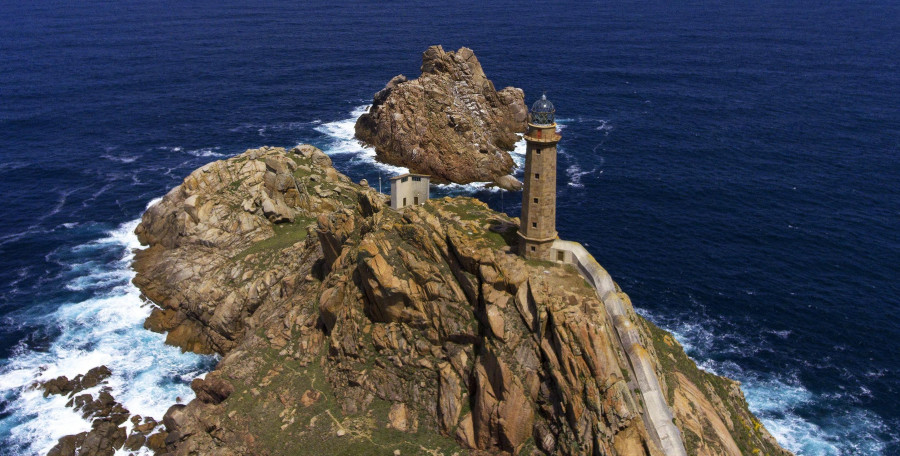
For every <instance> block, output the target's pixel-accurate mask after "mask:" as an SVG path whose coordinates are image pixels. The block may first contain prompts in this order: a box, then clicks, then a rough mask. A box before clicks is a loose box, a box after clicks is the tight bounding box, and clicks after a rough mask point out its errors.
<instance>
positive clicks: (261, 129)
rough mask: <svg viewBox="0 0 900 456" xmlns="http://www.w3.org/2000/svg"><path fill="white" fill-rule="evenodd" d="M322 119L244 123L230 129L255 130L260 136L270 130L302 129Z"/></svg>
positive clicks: (240, 130) (235, 130)
mask: <svg viewBox="0 0 900 456" xmlns="http://www.w3.org/2000/svg"><path fill="white" fill-rule="evenodd" d="M321 123H322V121H321V120H319V119H316V120H313V121H310V122H276V123H271V124H257V123H244V124H241V125H238V126H237V127H234V128H231V129H229V130H228V131H230V132H233V133H243V132H247V131H255V132H256V133H257V134H258V135H259V136H262V137H266V136H268V135H269V132H273V131H275V132H280V131H297V130H302V129H304V128H306V127H308V126H310V125H319V124H321Z"/></svg>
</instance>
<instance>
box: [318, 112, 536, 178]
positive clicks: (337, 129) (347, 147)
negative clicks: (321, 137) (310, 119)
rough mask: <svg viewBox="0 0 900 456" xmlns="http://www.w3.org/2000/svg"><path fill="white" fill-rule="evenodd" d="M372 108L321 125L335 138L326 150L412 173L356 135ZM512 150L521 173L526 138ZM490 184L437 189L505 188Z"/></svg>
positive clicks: (391, 172) (394, 171)
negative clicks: (358, 122)
mask: <svg viewBox="0 0 900 456" xmlns="http://www.w3.org/2000/svg"><path fill="white" fill-rule="evenodd" d="M368 110H369V105H362V106H357V107H356V108H354V109H353V110H352V111H351V112H350V117H348V118H346V119H342V120H337V121H334V122H326V123H322V124H321V125H319V126H317V127H316V128H315V129H316V131H318V132H320V133H324V134H325V135H327V136H328V137H329V138H330V139H331V142H330V143H329V144H328V145H326V146H325V147H323V151H324V152H325V153H327V154H328V155H351V156H353V158H351V160H350V162H351V163H354V162H362V163H365V164H367V165H370V166H372V167H374V168H376V169H378V170H380V171H383V172H386V173H388V174H389V175H396V174H403V173H408V172H409V169H408V168H404V167H401V166H393V165H389V164H386V163H381V162H379V161H378V160H377V159H376V156H375V149H374V148H372V147H366V146H363V145H362V143H360V141H359V140H357V139H356V137H355V134H356V133H355V126H356V120H357V119H358V118H359V116H361V115H363V114H364V113H366V112H367V111H368ZM509 154H510V157H511V158H512V159H513V162H515V164H516V169H515V170H514V171H513V174H521V173H522V172H523V171H524V169H525V140H524V139H520V140H519V141H517V142H516V144H515V148H514V149H513V150H512V151H510V153H509ZM488 185H491V182H472V183H469V184H454V183H450V184H434V186H435V188H436V190H437V192H438V193H440V194H443V195H470V194H473V193H475V192H479V191H490V192H497V191H500V190H501V189H499V188H497V187H488Z"/></svg>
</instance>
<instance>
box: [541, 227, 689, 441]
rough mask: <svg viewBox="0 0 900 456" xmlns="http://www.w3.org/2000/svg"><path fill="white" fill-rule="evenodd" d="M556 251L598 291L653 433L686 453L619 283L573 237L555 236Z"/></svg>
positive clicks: (657, 439)
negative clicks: (622, 348)
mask: <svg viewBox="0 0 900 456" xmlns="http://www.w3.org/2000/svg"><path fill="white" fill-rule="evenodd" d="M557 252H563V256H564V258H565V260H564V261H565V262H566V263H570V264H573V265H575V266H576V267H577V268H578V271H579V272H580V273H581V275H582V276H584V278H585V280H587V281H588V283H590V284H591V285H592V286H593V287H594V290H596V292H597V297H599V298H600V300H601V301H602V302H603V305H604V307H605V308H606V312H607V314H608V315H609V318H610V320H611V321H612V322H613V326H614V327H615V328H616V334H617V335H618V337H619V342H620V343H621V344H622V346H623V347H624V348H625V353H626V354H627V355H628V361H629V364H630V366H629V369H630V370H631V373H632V375H633V376H634V379H635V381H636V382H637V385H638V388H640V393H641V396H642V397H643V398H644V410H645V412H646V413H645V418H646V419H647V422H648V423H649V424H650V426H648V427H649V430H650V434H651V437H653V439H654V440H655V441H656V443H657V444H659V447H660V448H661V449H662V450H663V452H664V453H665V454H666V456H687V452H686V451H685V449H684V442H682V440H681V431H679V430H678V428H677V427H676V426H675V424H674V423H673V422H672V410H671V409H670V408H669V405H668V404H666V400H665V397H663V393H662V388H661V387H660V385H659V379H658V378H657V377H656V372H655V371H654V369H653V364H652V363H651V361H650V356H649V354H648V353H647V350H646V349H645V348H644V346H643V345H641V338H640V334H639V333H638V331H637V328H635V327H634V325H633V324H632V323H631V320H630V319H629V318H628V314H627V313H626V312H625V303H623V302H622V299H621V298H619V296H618V294H617V293H616V286H615V284H614V282H613V280H612V277H610V276H609V273H608V272H606V270H605V269H603V267H602V266H600V264H599V263H597V260H595V259H594V257H593V256H592V255H591V254H590V253H589V252H588V251H587V249H585V248H584V247H583V246H582V245H581V244H579V243H577V242H572V241H563V240H556V241H554V242H553V246H552V247H551V253H552V255H553V256H552V258H557V256H556V255H557Z"/></svg>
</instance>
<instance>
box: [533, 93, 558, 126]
mask: <svg viewBox="0 0 900 456" xmlns="http://www.w3.org/2000/svg"><path fill="white" fill-rule="evenodd" d="M555 122H556V108H554V107H553V103H551V102H550V100H548V99H547V95H546V94H544V95H541V99H540V100H538V101H535V102H534V104H533V105H531V123H533V124H535V125H553V124H554V123H555Z"/></svg>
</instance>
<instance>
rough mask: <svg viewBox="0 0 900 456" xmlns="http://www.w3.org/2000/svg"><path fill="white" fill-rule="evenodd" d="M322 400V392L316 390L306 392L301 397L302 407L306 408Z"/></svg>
mask: <svg viewBox="0 0 900 456" xmlns="http://www.w3.org/2000/svg"><path fill="white" fill-rule="evenodd" d="M321 398H322V392H321V391H316V390H306V391H304V392H303V396H301V397H300V405H302V406H304V407H309V406H310V405H313V404H315V403H316V402H318V401H319V399H321Z"/></svg>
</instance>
